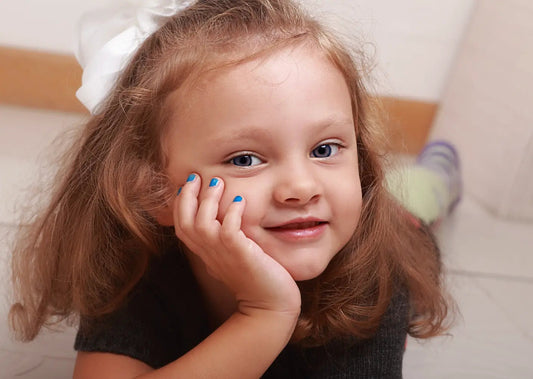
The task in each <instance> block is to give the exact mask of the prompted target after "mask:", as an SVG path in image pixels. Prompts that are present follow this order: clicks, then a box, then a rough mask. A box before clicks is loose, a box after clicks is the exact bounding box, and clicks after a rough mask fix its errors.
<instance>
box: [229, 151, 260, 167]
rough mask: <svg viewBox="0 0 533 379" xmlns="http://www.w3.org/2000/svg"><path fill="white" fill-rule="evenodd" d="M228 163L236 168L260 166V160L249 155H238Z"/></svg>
mask: <svg viewBox="0 0 533 379" xmlns="http://www.w3.org/2000/svg"><path fill="white" fill-rule="evenodd" d="M230 163H231V164H233V165H235V166H238V167H249V166H255V165H258V164H261V163H262V161H261V159H259V158H257V157H256V156H254V155H251V154H244V155H239V156H237V157H235V158H232V159H231V160H230Z"/></svg>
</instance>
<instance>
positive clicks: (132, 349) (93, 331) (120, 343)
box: [74, 250, 207, 367]
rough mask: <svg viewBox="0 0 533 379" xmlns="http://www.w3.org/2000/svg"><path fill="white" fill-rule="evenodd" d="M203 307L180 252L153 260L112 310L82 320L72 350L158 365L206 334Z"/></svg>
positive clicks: (186, 348)
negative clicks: (132, 287) (121, 303)
mask: <svg viewBox="0 0 533 379" xmlns="http://www.w3.org/2000/svg"><path fill="white" fill-rule="evenodd" d="M203 314H204V312H203V305H202V302H201V299H200V296H199V291H198V288H197V285H196V282H195V280H194V278H193V276H192V273H191V272H190V269H189V268H188V265H187V261H186V260H185V259H184V258H183V256H181V254H180V253H179V252H178V251H175V250H173V251H167V252H165V253H164V254H163V255H162V256H161V257H157V258H155V259H154V260H153V261H152V262H151V264H150V268H149V270H148V272H147V273H146V274H145V276H144V277H143V279H142V280H141V281H140V282H139V283H138V285H137V286H136V287H135V289H134V290H133V291H132V292H131V294H130V295H129V296H128V299H127V301H126V302H125V303H124V304H123V305H122V306H121V307H120V308H119V309H117V310H116V311H114V312H112V313H111V314H108V315H105V316H103V317H99V318H87V317H84V318H82V319H81V321H80V328H79V330H78V333H77V336H76V341H75V345H74V347H75V349H76V350H78V351H84V352H103V353H113V354H121V355H125V356H128V357H131V358H134V359H137V360H140V361H142V362H144V363H146V364H148V365H149V366H151V367H161V366H163V365H165V364H167V363H169V362H171V361H173V360H175V359H176V358H178V357H179V356H181V355H183V354H185V353H186V352H187V351H188V350H190V349H191V348H192V347H193V346H195V345H196V344H198V342H199V341H201V340H202V339H203V338H204V336H205V334H206V333H207V330H206V325H207V322H206V321H205V319H204V317H203Z"/></svg>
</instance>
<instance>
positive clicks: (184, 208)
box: [174, 174, 201, 233]
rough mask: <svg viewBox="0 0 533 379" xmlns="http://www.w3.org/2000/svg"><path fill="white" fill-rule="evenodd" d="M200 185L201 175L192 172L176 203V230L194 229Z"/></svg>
mask: <svg viewBox="0 0 533 379" xmlns="http://www.w3.org/2000/svg"><path fill="white" fill-rule="evenodd" d="M200 186H201V179H200V176H199V175H197V174H191V175H189V177H188V178H187V181H186V183H185V184H184V185H183V187H182V188H181V191H179V194H178V195H177V197H176V199H175V203H174V226H175V228H176V232H182V233H190V232H191V230H192V229H193V227H194V222H195V219H196V212H197V210H198V193H199V192H200Z"/></svg>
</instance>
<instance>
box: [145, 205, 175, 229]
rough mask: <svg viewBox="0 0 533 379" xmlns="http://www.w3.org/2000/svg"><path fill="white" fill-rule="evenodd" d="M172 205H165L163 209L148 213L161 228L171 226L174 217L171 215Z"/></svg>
mask: <svg viewBox="0 0 533 379" xmlns="http://www.w3.org/2000/svg"><path fill="white" fill-rule="evenodd" d="M172 213H173V212H172V204H168V203H167V204H165V206H164V207H161V208H158V209H155V210H152V211H150V214H151V215H152V217H153V218H155V220H156V221H157V222H158V224H160V225H162V226H173V225H174V216H173V214H172Z"/></svg>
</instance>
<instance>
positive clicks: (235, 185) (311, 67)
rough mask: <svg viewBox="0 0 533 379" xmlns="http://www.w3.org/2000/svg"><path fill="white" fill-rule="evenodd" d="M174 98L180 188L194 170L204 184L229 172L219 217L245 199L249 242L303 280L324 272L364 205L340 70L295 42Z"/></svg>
mask: <svg viewBox="0 0 533 379" xmlns="http://www.w3.org/2000/svg"><path fill="white" fill-rule="evenodd" d="M168 101H169V102H170V104H172V102H173V101H174V102H175V104H178V103H179V104H180V106H179V108H178V107H176V108H175V112H174V114H173V116H172V119H171V121H170V126H169V130H168V132H167V134H166V135H165V138H164V141H163V144H164V149H165V151H166V153H167V154H168V158H169V164H168V174H169V175H170V178H171V180H172V181H173V183H174V184H175V185H176V188H178V187H179V186H180V185H183V183H184V182H185V180H186V178H187V176H188V175H189V174H190V173H192V172H194V173H198V174H199V175H200V176H201V179H202V187H203V188H204V189H205V188H206V187H207V186H208V185H209V181H210V180H211V178H213V177H219V178H222V179H223V180H224V183H225V190H224V194H223V196H222V200H221V202H220V205H219V214H218V218H219V219H220V220H222V219H223V218H224V214H225V211H226V209H227V207H228V205H229V204H230V203H231V201H232V200H233V198H234V197H235V196H237V195H240V196H243V197H244V198H245V199H246V202H247V203H246V209H245V211H244V215H243V220H242V230H243V232H244V233H245V234H246V235H247V236H248V237H249V238H251V239H252V240H254V241H255V242H256V243H257V244H258V245H259V246H260V247H261V248H262V249H263V250H264V251H265V252H266V253H267V254H269V255H270V256H272V257H273V258H274V259H275V260H276V261H278V262H279V263H280V264H281V265H282V266H284V267H285V269H286V270H287V271H288V272H289V273H290V274H291V275H292V277H293V278H294V279H295V280H307V279H312V278H315V277H317V276H318V275H319V274H320V273H322V271H324V269H325V268H326V266H327V265H328V263H329V262H330V261H331V259H332V258H333V257H334V256H335V254H337V252H338V251H339V250H340V249H341V248H342V247H343V246H344V245H345V244H346V243H347V242H348V241H349V239H350V237H351V236H352V234H353V232H354V230H355V228H356V226H357V223H358V220H359V215H360V212H361V203H362V195H361V183H360V180H359V172H358V165H357V147H356V137H355V128H354V119H353V115H352V106H351V101H350V95H349V92H348V87H347V85H346V82H345V80H344V78H343V76H342V75H341V73H340V72H339V71H338V70H337V69H336V68H335V67H334V66H333V65H332V64H331V63H330V62H329V61H328V60H327V59H326V58H325V57H323V56H322V55H320V54H319V53H318V52H317V51H315V50H313V49H311V48H309V47H297V48H287V49H283V50H281V51H279V52H276V53H274V54H272V55H270V56H268V57H266V58H262V59H257V60H253V61H250V62H246V63H243V64H240V65H237V66H235V67H232V68H230V69H226V70H223V71H219V72H217V73H216V74H214V75H212V76H209V77H208V78H206V80H204V81H203V82H202V84H201V85H199V86H196V87H194V88H193V89H191V90H189V91H187V92H186V93H185V91H177V92H176V93H174V94H173V95H172V96H171V97H170V98H169V100H168ZM171 106H172V105H171ZM199 198H200V200H201V199H202V193H200V196H199Z"/></svg>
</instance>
